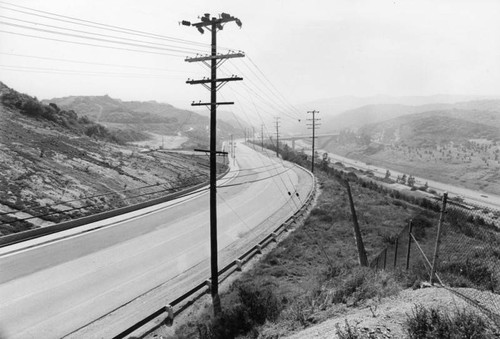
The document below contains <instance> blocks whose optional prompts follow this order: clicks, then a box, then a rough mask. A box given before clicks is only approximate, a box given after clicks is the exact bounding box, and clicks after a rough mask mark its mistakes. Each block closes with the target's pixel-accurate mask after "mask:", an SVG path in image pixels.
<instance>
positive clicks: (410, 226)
mask: <svg viewBox="0 0 500 339" xmlns="http://www.w3.org/2000/svg"><path fill="white" fill-rule="evenodd" d="M412 230H413V220H411V219H410V221H409V223H408V247H407V249H406V270H407V271H408V269H409V268H410V251H411V231H412Z"/></svg>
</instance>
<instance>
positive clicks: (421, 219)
mask: <svg viewBox="0 0 500 339" xmlns="http://www.w3.org/2000/svg"><path fill="white" fill-rule="evenodd" d="M412 225H413V227H412V233H413V236H414V237H415V239H417V240H422V239H423V238H425V235H426V229H427V228H431V227H432V226H433V224H432V222H431V221H430V220H429V219H428V217H427V216H426V215H424V214H423V213H420V214H417V215H416V216H414V217H413V219H412Z"/></svg>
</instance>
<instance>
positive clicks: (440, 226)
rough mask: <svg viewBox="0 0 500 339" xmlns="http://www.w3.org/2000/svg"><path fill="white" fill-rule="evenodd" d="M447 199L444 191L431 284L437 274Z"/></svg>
mask: <svg viewBox="0 0 500 339" xmlns="http://www.w3.org/2000/svg"><path fill="white" fill-rule="evenodd" d="M447 201H448V193H447V192H444V193H443V204H442V206H441V215H440V216H439V224H438V229H437V235H436V246H434V256H433V258H432V267H431V279H430V283H431V285H434V276H435V274H436V266H437V260H438V257H439V245H440V244H441V228H442V226H443V221H444V213H445V212H446V202H447Z"/></svg>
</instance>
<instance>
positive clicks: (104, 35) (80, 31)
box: [0, 15, 204, 52]
mask: <svg viewBox="0 0 500 339" xmlns="http://www.w3.org/2000/svg"><path fill="white" fill-rule="evenodd" d="M0 18H4V19H7V20H14V21H20V22H24V23H28V24H32V25H36V26H37V27H31V26H26V25H19V24H13V23H8V22H0V23H1V24H4V25H9V26H13V27H18V28H25V29H32V30H36V31H43V32H48V33H53V34H63V35H69V33H63V32H57V31H52V30H44V29H40V28H39V27H38V26H44V27H49V28H55V29H59V30H63V31H70V32H76V33H83V34H86V35H90V36H92V35H93V36H98V37H106V38H113V39H118V40H124V41H131V42H139V43H142V44H150V45H152V46H156V47H166V48H174V49H172V50H179V49H178V48H179V46H174V45H166V44H161V43H156V42H150V41H145V40H137V39H130V38H125V37H120V36H115V35H109V34H101V33H94V32H89V31H82V30H79V29H71V28H67V27H61V26H54V25H47V24H43V23H40V22H33V21H29V20H22V19H17V18H11V17H7V16H4V15H0ZM71 36H73V35H71ZM74 36H76V37H79V38H89V39H90V38H92V37H87V36H81V35H74ZM112 42H114V43H120V41H112ZM145 47H149V46H145ZM180 51H190V52H203V51H204V50H201V49H198V48H191V47H183V48H182V49H181V50H180Z"/></svg>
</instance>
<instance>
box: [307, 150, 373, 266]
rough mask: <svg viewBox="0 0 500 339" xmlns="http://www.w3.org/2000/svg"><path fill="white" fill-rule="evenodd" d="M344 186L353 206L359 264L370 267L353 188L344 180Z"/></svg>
mask: <svg viewBox="0 0 500 339" xmlns="http://www.w3.org/2000/svg"><path fill="white" fill-rule="evenodd" d="M313 156H314V154H313ZM344 185H345V187H346V189H347V195H348V197H349V204H350V205H351V214H352V223H353V227H354V238H355V239H356V246H357V248H358V258H359V264H360V266H368V259H367V258H366V251H365V246H364V244H363V238H362V237H361V231H360V230H359V224H358V217H357V216H356V208H355V207H354V201H353V199H352V194H351V186H350V185H349V181H347V180H344Z"/></svg>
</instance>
